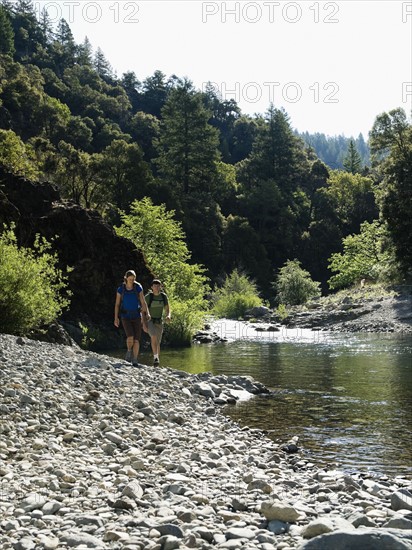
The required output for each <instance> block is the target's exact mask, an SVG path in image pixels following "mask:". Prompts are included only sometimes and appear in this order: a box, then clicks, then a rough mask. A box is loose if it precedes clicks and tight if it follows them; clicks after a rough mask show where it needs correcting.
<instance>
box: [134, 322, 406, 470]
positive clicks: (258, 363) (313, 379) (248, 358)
mask: <svg viewBox="0 0 412 550" xmlns="http://www.w3.org/2000/svg"><path fill="white" fill-rule="evenodd" d="M215 329H217V330H220V331H221V332H222V334H223V333H225V334H226V336H228V337H229V340H230V341H229V342H228V343H225V344H217V345H216V344H214V345H204V344H203V345H194V346H192V347H191V348H187V349H179V350H177V349H175V350H173V349H168V350H167V349H164V350H162V357H161V360H162V366H168V367H171V368H175V369H179V370H184V371H187V372H190V373H200V372H204V371H210V372H213V373H214V374H227V375H230V374H235V375H236V374H239V375H250V376H253V378H255V379H256V380H258V381H260V382H262V383H263V384H265V385H266V386H268V387H269V388H270V389H272V390H274V391H275V394H274V395H273V396H270V397H265V396H263V397H254V398H252V399H251V400H248V401H243V402H239V403H237V404H236V405H235V406H231V407H227V408H226V411H225V412H226V413H227V414H228V415H229V416H231V417H232V418H234V419H235V420H237V421H238V422H239V423H240V424H242V425H248V426H250V427H254V428H256V427H257V428H261V429H264V430H268V432H269V436H270V437H271V438H272V439H273V440H275V441H279V442H285V441H286V440H287V439H289V438H290V437H292V436H295V435H297V436H299V438H300V444H301V447H302V449H303V454H304V456H305V457H306V458H307V459H310V460H312V461H313V462H315V463H316V464H319V465H328V466H332V465H333V466H334V465H337V466H338V467H339V468H341V469H345V470H347V471H355V470H356V471H359V470H361V471H369V472H371V473H374V474H377V475H381V474H386V475H390V476H396V475H401V476H407V477H412V444H411V427H412V337H411V336H402V335H393V334H388V335H382V334H379V335H377V334H327V333H317V332H311V331H308V330H307V331H304V330H299V331H297V330H295V331H294V330H284V331H283V332H280V333H260V332H256V331H255V330H254V329H251V328H250V327H246V325H242V324H239V323H236V324H234V323H233V322H230V321H226V322H224V323H223V325H222V322H221V323H220V324H218V325H216V326H215ZM141 361H142V362H143V363H145V362H147V361H150V356H149V355H147V354H142V356H141ZM148 364H149V363H148Z"/></svg>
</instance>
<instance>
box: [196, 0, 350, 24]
mask: <svg viewBox="0 0 412 550" xmlns="http://www.w3.org/2000/svg"><path fill="white" fill-rule="evenodd" d="M339 10H340V7H339V4H338V3H337V2H313V3H311V2H310V1H304V2H275V1H273V2H272V1H269V0H266V1H265V2H202V22H203V23H208V22H209V21H219V20H220V22H221V23H228V22H234V23H240V22H242V23H259V22H265V23H276V22H279V21H285V22H286V23H298V22H299V21H302V20H305V21H308V19H309V20H310V21H312V22H313V23H339Z"/></svg>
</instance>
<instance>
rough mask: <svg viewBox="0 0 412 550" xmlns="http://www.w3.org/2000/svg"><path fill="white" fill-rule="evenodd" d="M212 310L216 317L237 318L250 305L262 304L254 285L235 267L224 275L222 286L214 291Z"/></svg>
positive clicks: (242, 315)
mask: <svg viewBox="0 0 412 550" xmlns="http://www.w3.org/2000/svg"><path fill="white" fill-rule="evenodd" d="M212 300H213V302H214V305H213V308H212V312H213V313H214V315H216V316H217V317H227V318H228V319H238V318H239V317H244V315H245V313H246V311H247V310H248V309H250V308H252V307H255V306H260V305H262V300H261V299H260V297H259V295H258V293H257V289H256V285H255V283H253V282H252V281H250V280H249V279H248V278H247V277H246V275H242V274H241V273H239V272H238V271H237V270H236V269H235V270H234V271H232V273H231V274H230V275H229V276H228V277H226V280H225V282H224V284H223V286H222V288H219V289H218V290H217V291H216V292H214V294H213V297H212Z"/></svg>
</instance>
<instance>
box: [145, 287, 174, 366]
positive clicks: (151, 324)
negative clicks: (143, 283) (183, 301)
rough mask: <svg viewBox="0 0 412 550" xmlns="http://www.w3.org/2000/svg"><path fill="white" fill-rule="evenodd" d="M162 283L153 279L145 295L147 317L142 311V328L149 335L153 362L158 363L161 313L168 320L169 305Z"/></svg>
mask: <svg viewBox="0 0 412 550" xmlns="http://www.w3.org/2000/svg"><path fill="white" fill-rule="evenodd" d="M161 286H162V283H161V282H160V281H159V279H153V281H152V284H151V291H150V292H148V293H147V294H146V296H145V299H146V303H147V307H148V309H149V314H150V317H149V318H147V316H146V314H145V313H143V330H144V331H145V332H147V333H148V334H149V336H150V342H151V345H152V351H153V363H154V364H155V365H158V364H159V355H160V342H161V341H162V335H163V313H165V314H166V317H165V320H166V322H169V321H170V319H171V317H170V306H169V300H168V298H167V295H166V294H165V293H164V292H162V291H161Z"/></svg>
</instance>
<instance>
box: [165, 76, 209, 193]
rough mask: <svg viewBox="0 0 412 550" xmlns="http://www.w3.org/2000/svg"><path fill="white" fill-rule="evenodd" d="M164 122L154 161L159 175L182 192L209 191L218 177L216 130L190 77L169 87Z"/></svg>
mask: <svg viewBox="0 0 412 550" xmlns="http://www.w3.org/2000/svg"><path fill="white" fill-rule="evenodd" d="M162 117H163V123H162V126H161V135H160V141H159V157H158V159H157V164H158V166H159V169H160V173H161V175H162V176H163V177H164V178H165V180H166V181H167V182H168V183H169V184H170V185H173V186H176V187H177V190H178V191H180V192H182V191H183V193H184V194H188V193H191V192H193V191H195V190H200V191H207V192H212V191H213V186H214V183H215V181H216V178H217V168H216V161H217V160H218V159H219V154H218V144H219V141H218V139H219V138H218V132H217V130H216V129H215V128H213V127H212V126H211V125H210V124H209V123H208V121H209V118H210V112H208V111H207V110H206V109H205V107H204V106H203V102H202V96H201V94H200V93H199V92H196V91H195V90H194V88H193V85H192V83H191V82H190V81H187V80H183V81H181V82H180V85H179V86H178V87H177V88H176V89H174V90H172V92H171V93H170V97H169V99H168V100H167V102H166V104H165V106H164V108H163V110H162Z"/></svg>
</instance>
